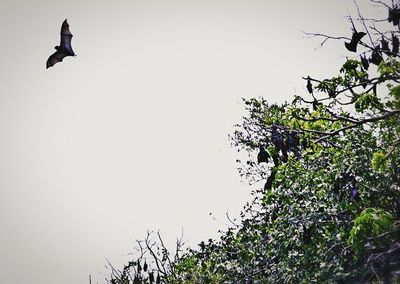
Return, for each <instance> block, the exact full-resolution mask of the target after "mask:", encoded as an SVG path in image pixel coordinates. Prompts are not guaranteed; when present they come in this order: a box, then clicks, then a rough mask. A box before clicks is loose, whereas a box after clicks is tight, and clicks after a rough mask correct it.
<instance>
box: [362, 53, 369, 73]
mask: <svg viewBox="0 0 400 284" xmlns="http://www.w3.org/2000/svg"><path fill="white" fill-rule="evenodd" d="M360 58H361V65H362V67H363V68H364V69H365V70H368V68H369V62H368V59H367V58H366V57H365V56H363V55H360Z"/></svg>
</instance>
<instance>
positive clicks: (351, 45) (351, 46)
mask: <svg viewBox="0 0 400 284" xmlns="http://www.w3.org/2000/svg"><path fill="white" fill-rule="evenodd" d="M365 35H366V33H364V32H357V31H356V30H354V32H353V35H352V37H351V41H350V42H345V43H344V45H345V46H346V48H347V50H348V51H352V52H356V51H357V44H358V43H359V42H360V40H361V39H362V38H363V36H365Z"/></svg>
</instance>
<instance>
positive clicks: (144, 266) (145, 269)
mask: <svg viewBox="0 0 400 284" xmlns="http://www.w3.org/2000/svg"><path fill="white" fill-rule="evenodd" d="M143 271H144V272H146V271H147V263H146V261H145V262H144V265H143Z"/></svg>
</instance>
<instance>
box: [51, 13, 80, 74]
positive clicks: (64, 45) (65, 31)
mask: <svg viewBox="0 0 400 284" xmlns="http://www.w3.org/2000/svg"><path fill="white" fill-rule="evenodd" d="M60 34H61V42H60V45H59V46H56V47H54V48H55V50H56V52H54V53H53V54H52V55H50V57H49V59H47V62H46V69H47V68H49V67H51V66H53V65H54V64H56V63H58V62H61V61H63V59H64V57H66V56H75V53H74V51H73V50H72V46H71V39H72V34H71V32H70V31H69V25H68V22H67V19H65V20H64V22H63V23H62V25H61V32H60Z"/></svg>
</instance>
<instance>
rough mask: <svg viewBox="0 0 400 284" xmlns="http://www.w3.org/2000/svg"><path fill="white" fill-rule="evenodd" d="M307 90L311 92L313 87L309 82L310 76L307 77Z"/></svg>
mask: <svg viewBox="0 0 400 284" xmlns="http://www.w3.org/2000/svg"><path fill="white" fill-rule="evenodd" d="M307 91H308V92H309V93H310V94H312V93H313V87H312V84H311V78H310V76H308V77H307Z"/></svg>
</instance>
